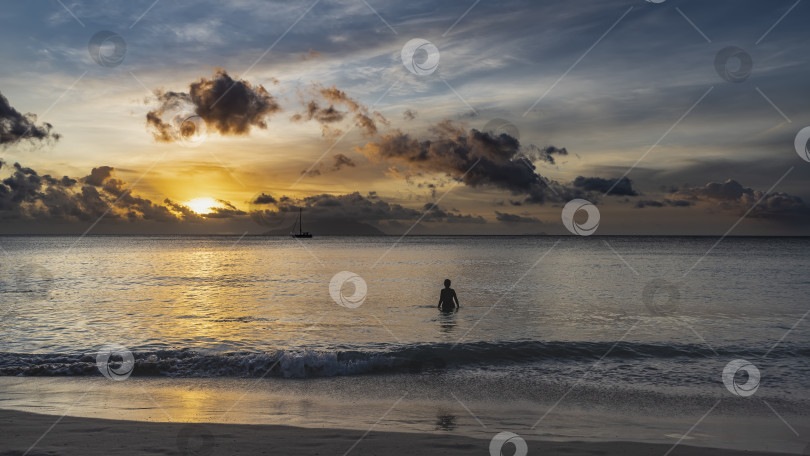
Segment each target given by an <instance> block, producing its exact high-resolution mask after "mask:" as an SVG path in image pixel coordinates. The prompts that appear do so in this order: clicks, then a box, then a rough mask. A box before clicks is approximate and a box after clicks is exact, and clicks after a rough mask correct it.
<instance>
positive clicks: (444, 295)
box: [439, 279, 461, 312]
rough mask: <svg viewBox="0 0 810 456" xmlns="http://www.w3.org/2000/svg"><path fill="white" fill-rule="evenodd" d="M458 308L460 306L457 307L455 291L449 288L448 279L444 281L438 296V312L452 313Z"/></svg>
mask: <svg viewBox="0 0 810 456" xmlns="http://www.w3.org/2000/svg"><path fill="white" fill-rule="evenodd" d="M460 307H461V306H459V305H458V297H457V296H456V290H454V289H452V288H450V279H445V281H444V288H443V289H442V292H441V294H439V310H441V311H442V312H452V311H454V310H457V309H459V308H460Z"/></svg>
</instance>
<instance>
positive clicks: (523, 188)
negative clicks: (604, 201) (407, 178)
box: [358, 120, 585, 204]
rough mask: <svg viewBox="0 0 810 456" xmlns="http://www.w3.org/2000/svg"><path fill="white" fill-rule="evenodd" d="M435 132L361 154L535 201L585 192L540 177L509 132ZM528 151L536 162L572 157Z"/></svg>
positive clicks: (372, 146)
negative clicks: (421, 137)
mask: <svg viewBox="0 0 810 456" xmlns="http://www.w3.org/2000/svg"><path fill="white" fill-rule="evenodd" d="M431 133H432V135H433V137H434V139H424V140H420V139H417V138H415V137H413V136H411V135H410V134H407V133H403V132H402V131H399V130H397V131H395V132H393V133H390V134H387V135H385V136H383V137H382V138H380V139H379V140H378V141H376V142H369V143H367V144H366V145H365V146H363V147H362V148H359V149H358V150H359V151H360V152H361V153H363V154H364V155H365V156H367V157H368V158H369V159H371V160H374V161H395V162H401V163H406V164H408V165H409V166H410V167H412V168H414V169H416V170H419V171H424V172H433V173H444V174H447V175H449V176H451V177H452V178H454V179H457V180H460V181H461V182H464V183H465V184H466V185H468V186H470V187H480V186H490V187H495V188H500V189H503V190H507V191H509V192H511V193H512V194H513V195H523V196H525V200H526V201H527V202H532V203H538V204H542V203H544V202H546V201H556V202H560V201H567V200H570V199H572V198H574V197H576V196H580V195H583V194H584V193H585V192H583V191H582V190H580V189H579V188H575V187H570V186H564V185H561V184H559V183H557V182H554V181H549V180H547V179H545V178H543V177H542V176H540V175H539V174H538V173H537V171H536V170H537V168H536V167H535V165H534V164H533V163H532V162H531V160H528V159H527V158H526V156H527V154H525V153H524V152H523V150H524V148H522V147H521V145H520V142H519V141H518V140H517V139H516V138H514V137H512V136H509V135H508V134H500V135H492V134H489V133H486V132H481V131H478V130H476V129H471V130H469V131H466V130H465V129H463V128H462V127H461V126H459V125H458V124H455V123H453V122H452V121H449V120H445V121H442V122H440V123H439V124H437V125H435V126H434V127H432V128H431ZM527 149H528V155H529V156H532V157H535V158H537V157H540V156H541V155H544V156H545V157H547V158H548V159H550V157H551V155H552V154H560V155H562V154H567V151H566V150H565V149H558V148H556V147H553V146H552V147H548V148H545V149H539V148H527ZM551 160H552V161H553V159H551ZM546 161H548V160H546Z"/></svg>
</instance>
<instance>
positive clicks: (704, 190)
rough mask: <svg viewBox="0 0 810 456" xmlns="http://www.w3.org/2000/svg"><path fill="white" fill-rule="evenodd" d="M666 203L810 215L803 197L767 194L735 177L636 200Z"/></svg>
mask: <svg viewBox="0 0 810 456" xmlns="http://www.w3.org/2000/svg"><path fill="white" fill-rule="evenodd" d="M757 202H759V203H758V204H757ZM755 204H756V207H754V205H755ZM664 206H674V207H684V206H697V207H703V208H706V209H709V210H712V211H723V212H730V213H734V214H739V215H742V214H745V213H746V212H748V210H749V209H751V208H752V207H753V209H752V210H751V212H750V213H748V217H750V218H755V219H763V220H775V221H798V220H807V219H808V218H810V205H808V204H807V203H805V202H804V200H803V199H802V198H800V197H798V196H795V195H790V194H787V193H782V192H773V193H768V194H765V193H764V192H762V191H759V190H754V189H752V188H749V187H744V186H742V184H740V183H739V182H737V181H736V180H733V179H729V180H727V181H725V182H723V183H718V182H709V183H708V184H706V185H705V186H703V187H689V186H683V187H681V188H678V189H675V190H673V191H672V192H671V193H670V194H669V195H667V198H665V199H663V200H660V201H659V200H651V201H648V200H644V201H639V202H638V203H636V207H637V208H645V207H664Z"/></svg>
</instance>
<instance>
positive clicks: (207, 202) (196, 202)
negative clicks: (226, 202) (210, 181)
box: [186, 196, 224, 215]
mask: <svg viewBox="0 0 810 456" xmlns="http://www.w3.org/2000/svg"><path fill="white" fill-rule="evenodd" d="M186 206H188V207H189V208H190V209H191V210H192V211H194V212H196V213H197V214H200V215H205V214H210V213H212V212H214V208H218V207H224V206H223V205H222V203H220V202H219V201H217V200H215V199H214V198H210V197H207V196H205V197H201V198H194V199H193V200H191V201H189V202H187V203H186Z"/></svg>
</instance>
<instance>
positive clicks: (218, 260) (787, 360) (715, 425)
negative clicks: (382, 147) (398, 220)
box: [0, 236, 810, 452]
mask: <svg viewBox="0 0 810 456" xmlns="http://www.w3.org/2000/svg"><path fill="white" fill-rule="evenodd" d="M717 241H718V238H711V237H629V236H628V237H600V236H591V237H555V236H527V237H477V236H476V237H449V236H437V237H422V236H414V237H405V238H403V239H399V238H397V237H321V238H318V237H316V238H313V239H307V240H296V239H291V238H288V237H254V236H245V237H241V238H240V237H239V236H207V237H206V236H199V237H197V236H87V237H85V238H82V239H78V238H76V237H69V236H64V237H44V236H9V237H3V238H0V247H2V250H0V258H2V264H1V265H0V300H2V309H0V313H2V317H0V318H2V329H3V330H2V334H0V408H9V409H16V410H26V411H37V412H40V413H52V414H55V415H61V414H63V413H69V414H71V415H77V416H93V417H110V418H117V419H134V420H153V421H178V420H179V421H199V422H242V423H269V424H291V425H297V426H305V427H333V428H352V429H365V428H368V427H369V426H371V425H372V424H374V423H375V422H376V429H380V430H397V431H405V432H449V433H459V434H465V435H472V436H477V437H482V438H490V437H491V436H492V435H494V434H495V433H496V432H499V431H510V432H515V433H517V434H527V435H533V436H541V437H542V438H546V439H552V440H555V439H556V440H636V441H646V442H656V443H659V442H663V443H668V442H670V443H675V442H676V441H678V440H679V439H683V443H689V444H693V445H704V446H717V447H728V448H741V449H758V450H775V449H779V450H781V451H785V450H787V451H791V450H792V449H795V451H796V452H800V451H801V449H802V448H804V446H805V445H806V444H807V438H808V436H810V413H809V412H808V410H810V407H808V405H810V394H808V392H809V391H810V325H809V323H810V322H808V320H810V318H806V317H807V316H808V315H807V313H808V311H809V310H810V304H809V303H808V299H807V296H810V278H808V275H807V273H808V271H810V239H805V238H735V237H729V238H726V239H723V240H722V242H720V243H717V244H716V242H717ZM715 244H716V246H715ZM445 279H451V280H452V287H453V288H454V289H455V290H456V293H457V295H458V297H459V300H460V309H459V310H458V312H454V313H447V314H442V313H440V312H439V311H438V310H437V308H436V306H437V304H438V297H439V292H440V290H441V288H442V286H443V285H442V282H443V281H444V280H445ZM110 347H115V348H112V349H111V348H110ZM100 353H101V354H102V358H103V361H104V362H103V363H102V362H101V361H99V354H100ZM105 353H106V355H105ZM129 354H131V364H128V358H127V356H128V355H129ZM104 368H107V371H106V374H107V376H108V377H110V378H112V379H116V378H115V377H116V376H120V377H123V378H118V379H119V380H121V381H111V380H110V379H108V378H105V376H104V375H102V372H101V371H102V370H104ZM724 370H726V371H727V372H726V374H725V378H724ZM724 380H725V381H724ZM88 391H89V392H88ZM66 410H67V412H66ZM704 414H705V416H704ZM701 417H703V418H701ZM699 419H700V420H701V421H700V426H697V427H695V428H694V429H690V428H691V427H692V426H693V425H695V424H696V422H698V420H699ZM378 420H379V421H378Z"/></svg>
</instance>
